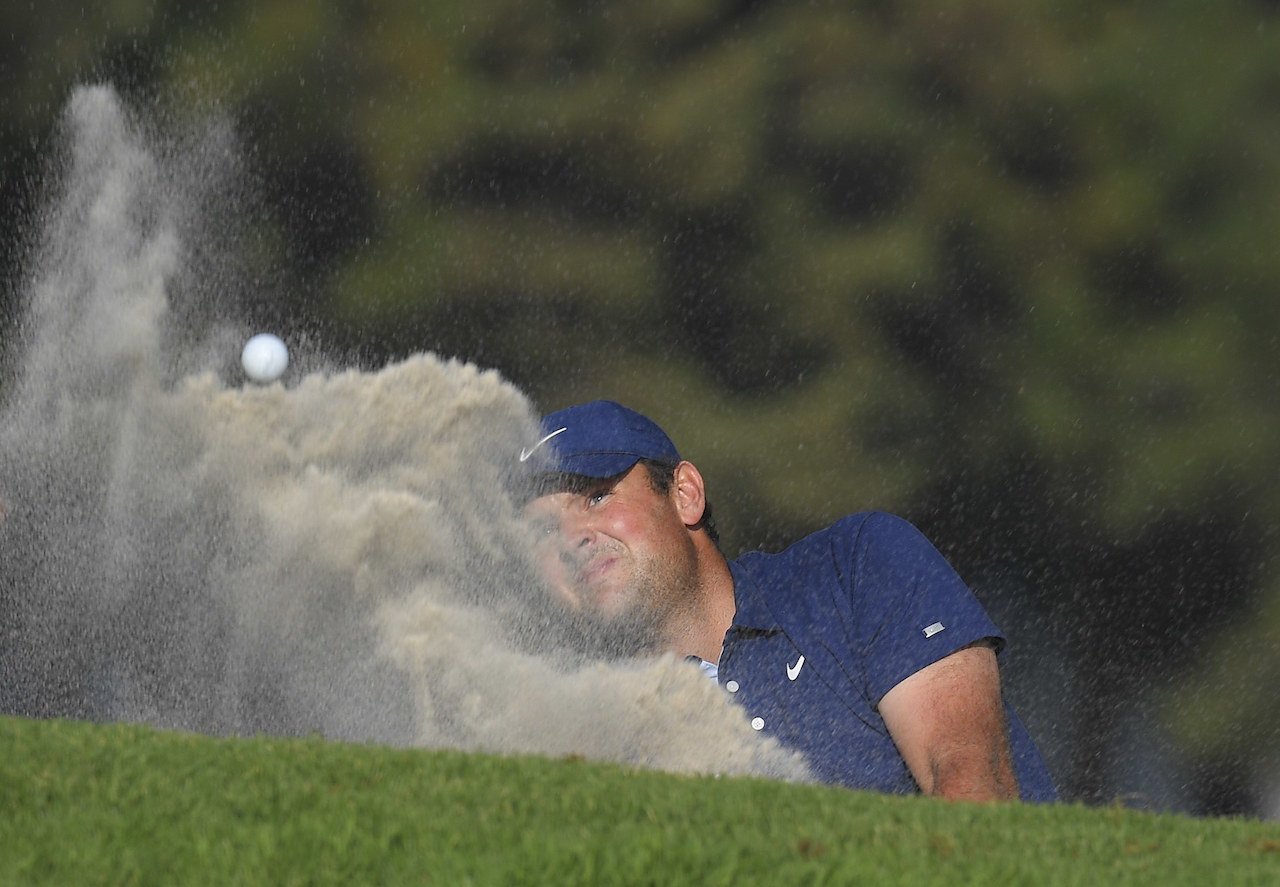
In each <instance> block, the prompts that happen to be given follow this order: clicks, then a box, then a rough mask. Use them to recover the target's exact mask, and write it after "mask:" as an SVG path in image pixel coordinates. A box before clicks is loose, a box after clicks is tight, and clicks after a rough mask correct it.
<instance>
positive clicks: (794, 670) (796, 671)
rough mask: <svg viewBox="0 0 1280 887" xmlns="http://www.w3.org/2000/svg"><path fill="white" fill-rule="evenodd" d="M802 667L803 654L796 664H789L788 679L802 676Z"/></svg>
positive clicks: (792, 679)
mask: <svg viewBox="0 0 1280 887" xmlns="http://www.w3.org/2000/svg"><path fill="white" fill-rule="evenodd" d="M802 668H804V657H803V656H801V657H800V658H799V659H797V660H796V664H795V665H788V666H787V680H788V681H794V680H795V679H796V678H798V677H800V669H802Z"/></svg>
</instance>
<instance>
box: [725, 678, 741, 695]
mask: <svg viewBox="0 0 1280 887" xmlns="http://www.w3.org/2000/svg"><path fill="white" fill-rule="evenodd" d="M724 688H725V689H726V690H728V691H729V692H730V693H737V692H738V682H737V681H729V682H728V683H726V684H725V685H724Z"/></svg>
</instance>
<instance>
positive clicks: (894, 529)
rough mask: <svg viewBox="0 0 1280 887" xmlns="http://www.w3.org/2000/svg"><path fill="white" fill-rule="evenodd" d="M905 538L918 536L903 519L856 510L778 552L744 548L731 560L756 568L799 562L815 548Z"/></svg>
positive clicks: (810, 554) (877, 542)
mask: <svg viewBox="0 0 1280 887" xmlns="http://www.w3.org/2000/svg"><path fill="white" fill-rule="evenodd" d="M909 538H910V539H915V538H921V537H920V531H919V530H917V529H916V528H915V527H914V526H913V525H912V524H911V523H910V522H909V521H907V520H905V519H904V518H901V517H898V516H897V515H895V514H890V513H889V512H887V511H859V512H857V513H855V514H848V515H845V516H844V517H842V518H840V519H839V520H837V521H835V522H834V523H831V524H829V525H828V526H826V527H823V528H822V529H821V530H816V531H814V532H812V533H810V534H809V535H807V536H805V537H804V538H802V539H799V540H797V541H795V542H793V543H791V544H790V545H788V546H787V547H786V548H784V549H782V550H781V551H777V552H766V551H748V552H745V553H743V554H741V555H739V556H738V557H737V558H736V559H735V561H734V562H735V563H737V564H740V565H742V566H749V567H753V568H757V569H758V568H763V567H767V566H769V565H771V564H779V565H781V564H785V563H788V562H799V561H803V560H804V559H806V558H809V557H812V556H813V555H814V553H815V552H819V551H830V550H832V549H841V548H848V547H853V546H859V547H862V546H866V545H870V544H897V543H899V542H901V541H902V540H904V539H909Z"/></svg>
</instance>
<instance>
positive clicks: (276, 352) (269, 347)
mask: <svg viewBox="0 0 1280 887" xmlns="http://www.w3.org/2000/svg"><path fill="white" fill-rule="evenodd" d="M240 365H241V366H242V367H244V372H245V375H247V376H248V377H249V378H250V379H252V380H253V381H255V382H259V383H262V384H264V385H265V384H266V383H267V382H274V381H275V380H276V379H279V378H280V376H282V375H283V374H284V371H285V369H286V368H287V367H288V366H289V349H288V348H286V347H285V344H284V342H282V341H280V337H279V336H273V335H271V333H258V335H256V336H254V337H253V338H252V339H250V340H249V341H248V342H245V343H244V350H243V351H241V352H240Z"/></svg>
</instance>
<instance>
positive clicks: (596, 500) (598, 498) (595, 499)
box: [587, 490, 609, 505]
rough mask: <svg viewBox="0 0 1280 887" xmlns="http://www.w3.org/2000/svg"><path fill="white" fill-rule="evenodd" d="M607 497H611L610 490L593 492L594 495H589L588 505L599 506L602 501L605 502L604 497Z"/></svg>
mask: <svg viewBox="0 0 1280 887" xmlns="http://www.w3.org/2000/svg"><path fill="white" fill-rule="evenodd" d="M607 495H609V491H608V490H596V491H595V492H593V493H588V494H587V504H588V505H599V504H600V503H601V502H602V501H604V497H605V496H607Z"/></svg>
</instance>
